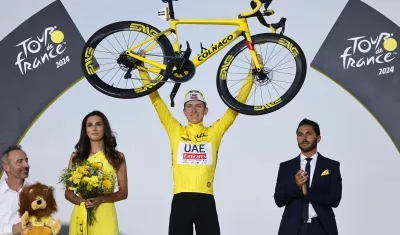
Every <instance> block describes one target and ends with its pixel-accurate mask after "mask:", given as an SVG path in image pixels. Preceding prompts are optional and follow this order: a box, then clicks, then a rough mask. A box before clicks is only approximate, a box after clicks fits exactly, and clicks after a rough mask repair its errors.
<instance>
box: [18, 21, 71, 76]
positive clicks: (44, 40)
mask: <svg viewBox="0 0 400 235" xmlns="http://www.w3.org/2000/svg"><path fill="white" fill-rule="evenodd" d="M16 47H18V48H20V50H21V51H20V52H19V53H18V55H17V60H16V62H15V65H16V66H17V67H18V69H19V71H20V72H21V74H22V75H25V74H27V73H28V72H29V71H33V70H35V69H36V68H38V67H39V66H42V65H43V64H46V63H48V62H49V61H53V60H55V58H57V57H59V56H60V55H63V54H65V50H66V49H67V47H66V42H65V41H64V33H63V32H62V31H61V30H59V29H58V28H57V26H54V27H48V28H45V29H44V30H43V32H42V33H41V34H40V35H38V36H34V37H29V38H27V39H25V40H23V41H22V42H20V43H18V44H17V45H16ZM68 62H69V56H65V57H63V58H61V59H57V60H55V64H54V66H56V68H59V67H61V66H63V65H65V64H67V63H68Z"/></svg>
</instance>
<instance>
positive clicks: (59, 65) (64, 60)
mask: <svg viewBox="0 0 400 235" xmlns="http://www.w3.org/2000/svg"><path fill="white" fill-rule="evenodd" d="M68 62H69V56H66V57H64V58H62V59H60V60H59V61H56V65H57V68H60V67H61V66H63V65H65V64H66V63H68Z"/></svg>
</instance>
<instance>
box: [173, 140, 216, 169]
mask: <svg viewBox="0 0 400 235" xmlns="http://www.w3.org/2000/svg"><path fill="white" fill-rule="evenodd" d="M177 157H178V159H177V160H178V164H188V165H211V164H212V145H211V143H210V142H206V143H201V144H190V143H187V142H184V141H181V142H180V143H179V148H178V155H177Z"/></svg>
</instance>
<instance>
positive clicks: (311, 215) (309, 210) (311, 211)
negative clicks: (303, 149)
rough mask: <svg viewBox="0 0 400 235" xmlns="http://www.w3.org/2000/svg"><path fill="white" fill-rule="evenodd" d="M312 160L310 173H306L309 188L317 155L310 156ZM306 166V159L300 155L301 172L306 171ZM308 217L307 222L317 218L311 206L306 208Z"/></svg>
mask: <svg viewBox="0 0 400 235" xmlns="http://www.w3.org/2000/svg"><path fill="white" fill-rule="evenodd" d="M311 158H312V160H311V161H310V172H309V173H308V177H309V179H308V180H309V181H310V184H309V186H310V187H311V183H312V179H313V175H314V171H315V166H316V165H317V159H318V153H315V154H314V155H312V156H311ZM306 164H307V160H306V157H305V156H304V155H303V154H301V155H300V166H301V169H302V170H306ZM308 215H309V216H310V218H309V219H308V221H309V222H310V221H311V218H314V217H317V216H318V215H317V213H316V212H315V210H314V207H313V206H312V205H311V203H310V206H309V207H308Z"/></svg>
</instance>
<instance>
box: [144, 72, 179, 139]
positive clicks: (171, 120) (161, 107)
mask: <svg viewBox="0 0 400 235" xmlns="http://www.w3.org/2000/svg"><path fill="white" fill-rule="evenodd" d="M138 71H139V76H140V78H141V79H142V81H143V85H146V84H148V83H150V81H151V78H150V76H149V74H148V72H147V71H143V70H141V69H138ZM149 97H150V100H151V103H152V104H153V106H154V108H155V109H156V112H157V115H158V118H159V119H160V121H161V124H162V125H163V126H164V128H165V129H166V130H167V132H168V131H169V130H170V129H173V128H176V127H179V126H180V125H181V124H180V123H179V122H178V120H176V118H175V117H174V116H172V114H171V112H170V111H169V109H168V106H167V105H166V104H165V102H164V100H163V99H162V98H161V96H160V94H159V93H158V91H154V92H152V93H151V94H149Z"/></svg>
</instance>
